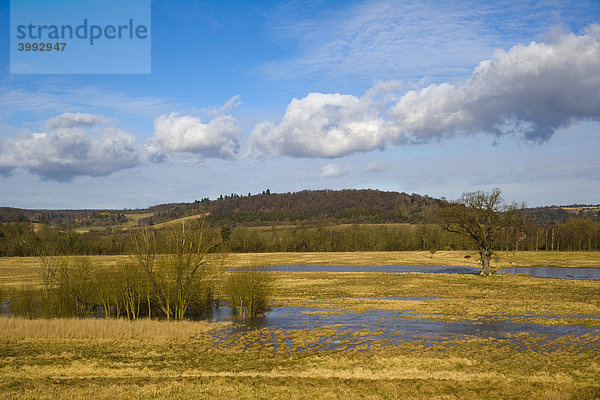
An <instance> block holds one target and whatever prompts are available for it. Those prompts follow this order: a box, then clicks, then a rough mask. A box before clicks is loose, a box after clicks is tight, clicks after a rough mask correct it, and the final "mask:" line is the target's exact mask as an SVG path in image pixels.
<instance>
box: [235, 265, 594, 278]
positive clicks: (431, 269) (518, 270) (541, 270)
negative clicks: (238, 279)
mask: <svg viewBox="0 0 600 400" xmlns="http://www.w3.org/2000/svg"><path fill="white" fill-rule="evenodd" d="M235 269H243V268H235ZM260 269H261V270H269V271H286V272H319V271H322V272H391V273H408V272H419V273H425V274H479V272H480V270H479V269H478V268H475V267H459V266H446V267H443V266H428V267H424V266H417V265H385V266H364V265H311V264H307V265H302V264H293V265H274V266H269V267H260ZM498 273H499V274H524V275H529V276H533V277H537V278H557V279H591V280H600V268H562V267H514V268H502V269H500V270H498Z"/></svg>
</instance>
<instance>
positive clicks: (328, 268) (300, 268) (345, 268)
mask: <svg viewBox="0 0 600 400" xmlns="http://www.w3.org/2000/svg"><path fill="white" fill-rule="evenodd" d="M239 269H243V268H239ZM260 269H264V270H269V271H292V272H319V271H323V272H395V273H402V272H404V273H406V272H422V273H433V274H478V273H479V269H477V268H474V267H452V266H450V267H441V266H435V267H422V266H416V265H384V266H381V265H379V266H364V265H296V264H294V265H274V266H269V267H261V268H260Z"/></svg>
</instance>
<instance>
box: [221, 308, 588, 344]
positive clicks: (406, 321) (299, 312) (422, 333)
mask: <svg viewBox="0 0 600 400" xmlns="http://www.w3.org/2000/svg"><path fill="white" fill-rule="evenodd" d="M517 317H524V316H513V318H517ZM215 319H216V320H218V321H223V320H233V321H236V322H242V321H239V320H236V319H235V317H234V316H232V314H231V313H230V312H228V311H227V310H226V309H222V310H221V311H220V313H217V314H215ZM322 328H324V329H327V334H325V335H324V336H322V337H320V336H319V333H318V332H319V329H322ZM255 329H266V331H267V332H270V333H269V334H266V335H265V336H264V337H263V338H262V339H260V340H259V341H261V346H264V345H265V344H266V343H270V344H271V345H272V346H273V347H274V349H275V350H274V351H277V349H278V348H279V347H280V346H281V343H280V341H283V342H284V343H285V344H286V347H288V348H289V350H290V351H292V350H298V349H297V348H293V346H292V342H291V340H290V339H289V338H290V337H291V336H290V332H297V331H304V330H305V331H314V333H311V335H314V337H315V342H314V343H313V345H311V346H312V347H311V346H309V347H307V348H304V350H307V349H347V348H352V347H357V346H366V347H367V348H369V347H370V346H371V344H373V343H374V342H378V343H381V342H382V341H383V342H385V343H386V344H389V345H397V344H400V343H403V342H407V341H414V340H418V341H423V342H424V343H434V342H440V341H447V340H453V339H469V338H480V339H481V338H483V339H489V340H492V341H503V340H508V341H511V342H513V343H515V344H516V345H517V347H519V348H521V347H523V346H525V347H524V348H526V347H527V346H528V345H527V346H526V345H525V344H523V343H524V342H523V340H525V339H522V338H521V339H515V336H517V337H518V336H519V335H521V334H535V335H541V336H542V337H544V341H546V340H548V339H556V338H559V337H565V336H569V337H583V338H585V339H586V340H587V339H588V338H593V339H590V343H591V346H594V347H595V348H598V347H599V345H598V341H597V337H598V336H599V335H600V328H598V327H589V326H581V325H575V326H573V325H545V324H538V323H528V322H527V323H517V322H512V321H511V320H510V319H509V320H493V319H491V320H486V319H482V320H479V321H451V322H447V321H436V320H431V319H428V318H422V317H420V316H419V314H417V313H412V312H408V311H389V310H379V309H371V310H367V311H364V312H351V311H348V310H343V309H341V310H333V311H332V310H331V309H323V308H314V307H273V308H272V309H271V311H270V312H269V313H267V315H265V316H264V317H262V318H257V319H255V320H252V321H251V322H248V323H245V324H243V323H238V324H236V325H235V327H234V328H230V329H229V330H227V331H222V332H220V334H221V335H222V338H221V340H220V342H225V343H226V342H227V337H229V339H230V340H234V341H236V340H238V338H239V336H238V335H239V334H242V335H243V334H244V333H245V332H247V331H249V330H255ZM274 332H282V336H281V337H279V338H277V337H276V335H275V334H274ZM541 345H542V344H540V346H541ZM588 347H589V346H588Z"/></svg>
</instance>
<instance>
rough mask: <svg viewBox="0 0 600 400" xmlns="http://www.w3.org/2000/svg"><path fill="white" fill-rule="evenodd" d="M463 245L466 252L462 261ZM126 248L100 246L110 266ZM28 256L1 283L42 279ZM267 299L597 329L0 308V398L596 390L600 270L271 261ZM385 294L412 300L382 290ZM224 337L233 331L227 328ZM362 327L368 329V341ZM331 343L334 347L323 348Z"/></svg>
mask: <svg viewBox="0 0 600 400" xmlns="http://www.w3.org/2000/svg"><path fill="white" fill-rule="evenodd" d="M465 255H471V258H467V259H465V258H464V256H465ZM475 256H476V254H475V253H473V252H471V253H468V252H436V253H435V254H431V253H429V252H407V253H294V254H292V253H279V254H260V255H259V254H236V255H229V256H228V257H227V258H226V259H225V262H224V265H225V266H227V267H232V266H244V265H260V264H262V265H276V264H301V263H314V264H346V265H352V264H355V265H386V264H387V265H398V264H411V265H475V264H476V257H475ZM123 259H124V256H115V257H94V258H93V262H96V263H98V264H102V265H104V266H106V267H108V266H110V265H113V264H115V263H118V262H119V261H120V260H123ZM599 260H600V255H599V254H598V253H528V252H522V253H500V255H499V259H498V260H497V262H496V263H495V265H494V266H495V268H499V267H502V266H527V265H530V266H531V265H552V266H570V267H583V266H585V267H600V265H599ZM37 262H38V261H37V260H36V259H34V258H20V259H19V258H6V259H0V282H1V284H2V285H3V286H10V285H12V284H18V283H24V282H30V283H35V282H38V278H37V275H36V268H37ZM273 274H274V276H275V281H274V293H273V296H272V299H271V302H270V304H271V306H272V307H278V306H299V307H306V309H305V311H304V313H305V314H306V315H307V316H309V317H310V316H311V315H350V316H352V315H356V316H360V315H362V313H366V312H369V311H373V310H381V311H392V312H408V313H410V319H411V320H410V321H412V322H419V321H434V322H444V323H445V322H449V323H453V322H460V321H462V322H469V323H474V324H482V325H483V324H502V323H505V322H506V321H512V322H513V323H521V322H527V323H532V322H533V323H535V324H539V325H540V326H549V327H555V326H557V327H569V326H573V327H577V326H583V327H587V328H586V329H589V330H590V331H591V332H594V333H593V334H585V335H575V334H568V335H564V336H560V337H551V336H547V335H543V334H538V333H535V332H525V333H517V334H510V335H506V337H503V338H493V337H487V336H485V335H464V336H448V337H441V338H437V339H436V340H431V341H430V340H427V339H420V340H406V341H403V342H400V343H396V344H390V343H389V341H387V340H386V339H385V337H384V336H383V335H381V332H370V331H368V330H366V329H356V330H355V331H354V333H353V335H350V336H342V335H340V330H341V329H342V328H343V327H342V326H340V325H339V324H330V325H324V326H321V327H319V328H311V329H300V328H299V329H292V330H282V329H274V328H269V327H262V328H256V329H246V330H241V331H237V330H235V329H234V325H232V323H230V322H219V323H215V322H187V321H184V322H166V321H156V320H153V321H148V320H138V321H134V322H129V321H125V320H98V319H81V320H77V319H68V320H65V319H63V320H24V319H15V318H7V317H4V318H0V398H6V399H12V398H24V399H55V398H60V399H71V398H100V399H113V398H157V399H163V398H167V399H184V398H186V399H187V398H190V399H191V398H217V399H230V398H248V399H249V398H265V399H266V398H269V399H273V398H283V399H293V398H315V399H317V398H318V399H338V398H340V399H341V398H344V399H345V398H356V399H359V398H360V399H362V398H367V399H369V398H371V399H380V398H398V399H405V398H418V399H479V398H497V399H511V398H514V399H520V398H536V399H537V398H540V399H573V398H574V399H594V398H600V381H599V380H598V377H599V376H600V338H599V333H600V281H588V280H581V281H577V280H557V279H542V278H530V277H525V276H510V275H497V276H491V277H483V276H474V275H451V274H417V273H410V274H386V273H333V272H274V273H273ZM391 296H397V297H407V296H410V297H411V298H409V299H396V298H394V299H386V298H388V297H391ZM224 338H226V339H227V340H224ZM365 338H370V339H372V340H371V341H370V345H369V346H368V347H366V346H364V345H358V346H354V345H356V344H357V343H359V344H360V343H363V342H364V340H363V339H365ZM324 340H327V343H330V344H331V343H335V349H333V350H331V349H328V348H327V346H322V345H321V344H320V343H323V341H324Z"/></svg>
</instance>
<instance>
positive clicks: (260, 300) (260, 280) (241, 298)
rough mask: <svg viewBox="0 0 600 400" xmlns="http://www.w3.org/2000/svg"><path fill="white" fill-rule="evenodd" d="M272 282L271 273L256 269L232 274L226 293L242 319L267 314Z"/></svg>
mask: <svg viewBox="0 0 600 400" xmlns="http://www.w3.org/2000/svg"><path fill="white" fill-rule="evenodd" d="M272 281H273V276H272V273H271V272H270V271H266V270H261V269H258V268H255V267H253V268H250V269H244V270H236V271H232V272H231V274H230V275H229V278H228V279H227V281H226V283H225V293H226V294H227V297H228V299H229V303H230V306H231V307H232V308H233V309H234V310H235V311H236V313H237V315H238V316H239V317H240V318H242V319H246V318H256V317H259V316H261V315H263V314H265V312H266V311H267V304H268V300H269V296H270V294H271V290H272Z"/></svg>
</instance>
